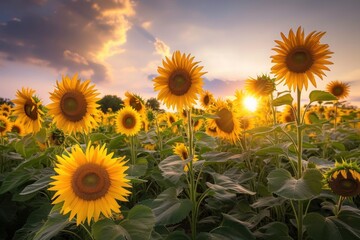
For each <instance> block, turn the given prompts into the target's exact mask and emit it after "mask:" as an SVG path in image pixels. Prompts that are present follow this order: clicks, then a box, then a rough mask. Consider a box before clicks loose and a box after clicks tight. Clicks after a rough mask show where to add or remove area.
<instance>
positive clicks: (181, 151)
mask: <svg viewBox="0 0 360 240" xmlns="http://www.w3.org/2000/svg"><path fill="white" fill-rule="evenodd" d="M173 152H174V154H176V155H178V156H179V157H180V158H181V160H187V159H188V158H189V152H188V150H187V148H186V146H185V144H184V143H176V145H175V146H174V147H173ZM197 160H198V158H197V156H194V158H193V159H192V161H193V162H196V161H197ZM188 165H189V164H186V165H185V166H184V171H185V172H187V171H189V166H188Z"/></svg>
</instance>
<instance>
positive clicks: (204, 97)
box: [200, 90, 215, 109]
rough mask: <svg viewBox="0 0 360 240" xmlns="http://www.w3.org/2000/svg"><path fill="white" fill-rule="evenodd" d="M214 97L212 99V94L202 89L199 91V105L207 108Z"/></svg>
mask: <svg viewBox="0 0 360 240" xmlns="http://www.w3.org/2000/svg"><path fill="white" fill-rule="evenodd" d="M214 101H215V99H214V95H213V94H212V93H211V92H209V91H207V90H204V91H202V92H201V94H200V105H201V106H202V107H203V108H204V109H208V108H209V107H210V106H211V105H212V104H213V103H214Z"/></svg>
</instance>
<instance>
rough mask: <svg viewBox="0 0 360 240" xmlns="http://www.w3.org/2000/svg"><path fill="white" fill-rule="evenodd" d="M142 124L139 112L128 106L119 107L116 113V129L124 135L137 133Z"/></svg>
mask: <svg viewBox="0 0 360 240" xmlns="http://www.w3.org/2000/svg"><path fill="white" fill-rule="evenodd" d="M141 126H142V122H141V116H140V114H139V113H138V112H137V111H136V110H135V109H133V108H132V107H130V106H126V107H124V108H122V109H120V110H119V111H118V113H117V115H116V131H117V132H118V133H122V134H125V135H126V136H134V135H136V134H138V132H139V131H140V129H141Z"/></svg>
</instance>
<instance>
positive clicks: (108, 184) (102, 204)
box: [49, 143, 131, 225]
mask: <svg viewBox="0 0 360 240" xmlns="http://www.w3.org/2000/svg"><path fill="white" fill-rule="evenodd" d="M112 156H113V153H109V154H108V153H107V149H106V148H105V145H103V146H102V147H100V146H97V147H94V146H91V143H90V144H89V145H88V146H87V148H86V151H85V152H83V150H82V149H81V147H80V146H79V145H76V146H74V147H73V148H72V151H71V153H67V155H66V154H63V155H62V156H56V157H57V164H56V167H55V169H54V170H55V172H56V173H57V175H55V176H53V177H51V178H52V179H53V181H52V182H51V183H50V185H51V187H50V188H49V190H51V191H55V194H54V196H53V198H52V200H53V202H52V204H58V203H62V207H61V213H62V214H64V215H65V214H67V213H70V216H69V220H72V219H73V218H74V217H75V215H76V224H77V225H79V224H80V223H83V222H85V221H86V220H87V222H88V224H90V222H91V220H92V219H94V221H95V222H96V221H98V220H99V217H100V214H102V215H104V216H105V217H111V216H112V212H114V213H120V205H119V203H118V202H117V200H120V201H127V199H126V197H127V196H128V195H129V194H130V192H129V191H128V190H127V189H126V188H130V187H131V186H130V184H129V180H128V179H126V174H125V171H126V170H127V169H128V167H127V166H124V165H125V163H126V161H123V160H124V158H125V157H120V158H113V157H112Z"/></svg>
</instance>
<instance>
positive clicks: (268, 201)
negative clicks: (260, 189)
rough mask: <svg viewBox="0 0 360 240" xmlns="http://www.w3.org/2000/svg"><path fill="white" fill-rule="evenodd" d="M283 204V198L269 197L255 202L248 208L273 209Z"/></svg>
mask: <svg viewBox="0 0 360 240" xmlns="http://www.w3.org/2000/svg"><path fill="white" fill-rule="evenodd" d="M284 202H285V198H282V197H273V196H269V197H262V198H259V199H257V200H256V202H254V203H253V204H251V205H250V206H251V207H252V208H263V207H275V206H281V205H282V204H283V203H284Z"/></svg>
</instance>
